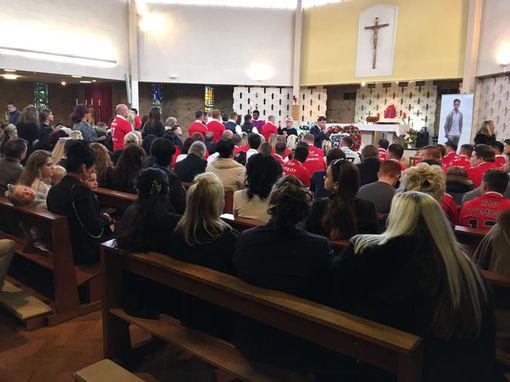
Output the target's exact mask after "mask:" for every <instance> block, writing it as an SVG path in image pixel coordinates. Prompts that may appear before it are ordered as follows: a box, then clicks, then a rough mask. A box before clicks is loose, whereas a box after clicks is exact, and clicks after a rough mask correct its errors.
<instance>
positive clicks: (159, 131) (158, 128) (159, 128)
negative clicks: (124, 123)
mask: <svg viewBox="0 0 510 382" xmlns="http://www.w3.org/2000/svg"><path fill="white" fill-rule="evenodd" d="M164 133H165V126H163V124H162V123H161V122H156V123H155V124H154V125H153V126H151V125H150V123H149V121H147V122H146V123H145V125H144V126H143V127H142V135H143V136H144V137H145V136H147V135H150V134H152V135H155V136H156V137H158V138H161V137H162V136H163V134H164Z"/></svg>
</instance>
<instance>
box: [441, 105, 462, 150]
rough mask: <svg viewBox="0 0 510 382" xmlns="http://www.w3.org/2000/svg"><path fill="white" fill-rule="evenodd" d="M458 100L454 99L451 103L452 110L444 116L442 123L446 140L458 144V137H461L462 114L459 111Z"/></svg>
mask: <svg viewBox="0 0 510 382" xmlns="http://www.w3.org/2000/svg"><path fill="white" fill-rule="evenodd" d="M459 107H460V99H458V98H456V99H455V100H454V101H453V110H452V111H450V113H448V115H447V116H446V122H445V123H444V133H445V137H446V140H448V141H452V142H454V143H455V144H456V145H458V144H459V139H460V136H461V135H462V113H461V112H460V111H459Z"/></svg>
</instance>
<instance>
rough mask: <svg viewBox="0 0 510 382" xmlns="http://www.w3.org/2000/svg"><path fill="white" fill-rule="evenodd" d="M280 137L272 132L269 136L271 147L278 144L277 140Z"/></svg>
mask: <svg viewBox="0 0 510 382" xmlns="http://www.w3.org/2000/svg"><path fill="white" fill-rule="evenodd" d="M277 139H278V134H271V135H270V136H269V141H268V143H269V144H270V145H271V147H272V148H273V149H274V146H275V145H276V141H277Z"/></svg>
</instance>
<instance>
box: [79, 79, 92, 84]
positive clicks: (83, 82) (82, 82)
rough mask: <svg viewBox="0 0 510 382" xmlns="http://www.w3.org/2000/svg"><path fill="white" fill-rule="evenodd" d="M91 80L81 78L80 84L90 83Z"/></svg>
mask: <svg viewBox="0 0 510 382" xmlns="http://www.w3.org/2000/svg"><path fill="white" fill-rule="evenodd" d="M91 83H92V81H89V80H82V81H80V84H91Z"/></svg>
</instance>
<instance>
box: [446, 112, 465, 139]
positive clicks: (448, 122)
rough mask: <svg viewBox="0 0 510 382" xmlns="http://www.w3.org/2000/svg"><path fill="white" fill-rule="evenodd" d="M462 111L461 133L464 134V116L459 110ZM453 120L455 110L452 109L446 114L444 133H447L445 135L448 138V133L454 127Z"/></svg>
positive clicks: (460, 119) (460, 120)
mask: <svg viewBox="0 0 510 382" xmlns="http://www.w3.org/2000/svg"><path fill="white" fill-rule="evenodd" d="M459 113H460V118H459V133H461V134H462V118H463V115H462V113H461V112H460V111H459ZM452 122H453V110H452V111H450V112H449V113H448V115H447V116H446V121H445V123H444V134H445V137H447V138H448V134H449V133H450V130H451V129H452Z"/></svg>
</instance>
